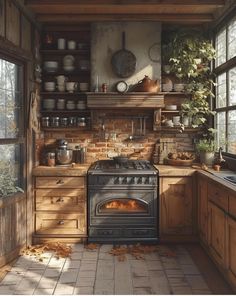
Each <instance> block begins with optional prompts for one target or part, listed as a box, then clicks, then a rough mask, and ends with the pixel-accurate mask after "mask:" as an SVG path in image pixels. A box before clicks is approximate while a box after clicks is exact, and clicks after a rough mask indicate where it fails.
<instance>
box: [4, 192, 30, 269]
mask: <svg viewBox="0 0 236 296" xmlns="http://www.w3.org/2000/svg"><path fill="white" fill-rule="evenodd" d="M9 198H12V199H13V202H10V203H6V204H5V205H2V206H1V207H0V267H1V266H3V265H4V264H6V262H7V261H8V260H9V259H8V258H9V255H10V254H11V256H12V254H15V256H17V255H18V252H17V250H19V249H20V247H21V246H23V245H24V244H25V242H26V199H25V198H24V197H23V198H19V199H15V198H14V197H9ZM13 259H14V258H13V257H11V258H10V260H13Z"/></svg>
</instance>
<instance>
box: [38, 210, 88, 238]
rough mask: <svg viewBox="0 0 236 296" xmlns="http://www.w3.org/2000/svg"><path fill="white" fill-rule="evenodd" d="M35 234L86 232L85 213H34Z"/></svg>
mask: <svg viewBox="0 0 236 296" xmlns="http://www.w3.org/2000/svg"><path fill="white" fill-rule="evenodd" d="M35 232H36V234H61V235H63V234H64V235H70V234H86V219H85V215H78V214H72V213H70V214H64V213H63V214H58V213H56V214H55V213H46V214H45V213H36V223H35Z"/></svg>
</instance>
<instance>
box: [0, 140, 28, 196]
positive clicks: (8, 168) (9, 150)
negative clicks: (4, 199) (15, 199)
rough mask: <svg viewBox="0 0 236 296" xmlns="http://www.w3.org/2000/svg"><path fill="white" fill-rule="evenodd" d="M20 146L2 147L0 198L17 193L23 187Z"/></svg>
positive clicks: (0, 150) (0, 152) (0, 146)
mask: <svg viewBox="0 0 236 296" xmlns="http://www.w3.org/2000/svg"><path fill="white" fill-rule="evenodd" d="M20 155H21V153H20V145H18V144H12V145H0V196H4V195H7V194H10V193H13V192H16V191H17V190H16V189H15V187H16V186H18V187H22V178H21V176H22V175H23V174H22V171H21V165H20Z"/></svg>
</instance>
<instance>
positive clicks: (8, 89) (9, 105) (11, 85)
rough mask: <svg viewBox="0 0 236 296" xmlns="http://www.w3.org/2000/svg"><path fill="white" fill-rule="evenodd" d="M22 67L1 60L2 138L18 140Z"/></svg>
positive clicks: (0, 132)
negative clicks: (20, 73)
mask: <svg viewBox="0 0 236 296" xmlns="http://www.w3.org/2000/svg"><path fill="white" fill-rule="evenodd" d="M19 72H20V66H18V65H16V64H13V63H10V62H8V61H6V60H3V59H0V138H1V139H2V138H16V137H17V135H18V131H19V115H20V114H19V113H20V97H21V95H22V94H21V92H20V83H19V78H20V75H19Z"/></svg>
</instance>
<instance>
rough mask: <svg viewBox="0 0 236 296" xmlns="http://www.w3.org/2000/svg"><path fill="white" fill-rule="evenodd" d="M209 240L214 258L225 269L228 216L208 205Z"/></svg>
mask: <svg viewBox="0 0 236 296" xmlns="http://www.w3.org/2000/svg"><path fill="white" fill-rule="evenodd" d="M208 211H209V215H208V217H209V220H208V234H209V237H208V240H209V247H210V252H211V254H212V256H213V257H214V258H215V260H216V261H217V262H218V263H219V264H220V265H221V266H222V267H223V266H225V251H226V248H225V247H226V215H225V213H224V211H223V210H221V209H220V208H218V207H217V206H215V205H214V204H213V203H211V202H209V203H208Z"/></svg>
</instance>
